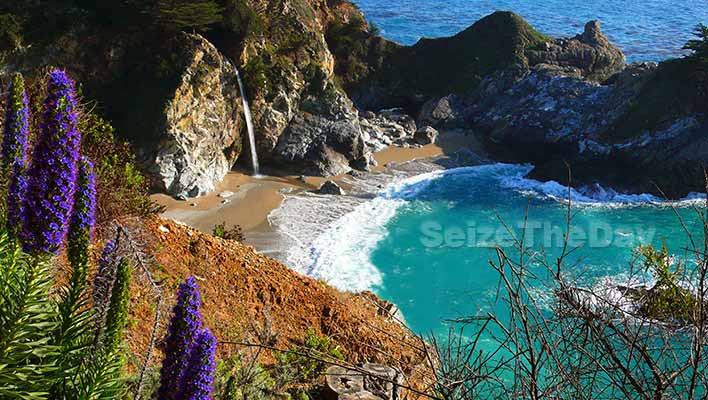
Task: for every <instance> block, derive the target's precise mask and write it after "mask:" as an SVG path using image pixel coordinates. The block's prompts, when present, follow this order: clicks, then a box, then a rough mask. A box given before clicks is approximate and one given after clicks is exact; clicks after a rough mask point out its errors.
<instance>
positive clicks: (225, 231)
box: [212, 222, 246, 242]
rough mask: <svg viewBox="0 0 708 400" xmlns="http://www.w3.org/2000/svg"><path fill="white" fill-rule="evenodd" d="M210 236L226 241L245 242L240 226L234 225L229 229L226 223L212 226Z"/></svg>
mask: <svg viewBox="0 0 708 400" xmlns="http://www.w3.org/2000/svg"><path fill="white" fill-rule="evenodd" d="M212 235H213V236H215V237H218V238H222V239H226V240H235V241H237V242H243V241H245V240H246V237H245V236H244V235H243V229H241V226H240V225H234V226H232V227H231V228H229V227H228V226H227V225H226V222H222V223H220V224H217V225H216V226H214V230H213V231H212Z"/></svg>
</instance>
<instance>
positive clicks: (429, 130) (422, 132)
mask: <svg viewBox="0 0 708 400" xmlns="http://www.w3.org/2000/svg"><path fill="white" fill-rule="evenodd" d="M437 139H438V131H437V130H436V129H435V128H433V127H432V126H423V127H421V128H419V129H418V130H417V131H415V135H413V140H414V141H415V142H416V143H418V144H421V145H426V144H433V143H435V141H436V140H437Z"/></svg>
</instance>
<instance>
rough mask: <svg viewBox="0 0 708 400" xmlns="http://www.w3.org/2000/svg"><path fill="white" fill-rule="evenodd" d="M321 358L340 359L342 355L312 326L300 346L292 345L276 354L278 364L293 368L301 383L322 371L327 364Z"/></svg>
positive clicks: (308, 380) (320, 373)
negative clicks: (288, 349) (287, 349)
mask: <svg viewBox="0 0 708 400" xmlns="http://www.w3.org/2000/svg"><path fill="white" fill-rule="evenodd" d="M308 356H309V357H308ZM315 358H319V359H315ZM321 359H325V360H326V359H331V360H342V359H344V357H343V356H342V352H341V351H340V350H339V348H338V347H336V346H334V345H333V344H332V342H331V341H330V339H329V338H328V337H325V336H319V335H317V334H316V333H315V330H314V329H312V328H310V329H308V330H307V332H306V333H305V338H304V340H303V343H302V345H301V346H293V347H292V348H291V349H290V351H288V352H283V353H281V354H280V355H279V356H278V362H279V363H280V364H282V365H288V366H290V367H291V368H294V369H295V371H296V375H295V377H296V380H297V381H299V382H301V383H307V382H310V381H311V380H312V379H314V378H316V377H318V376H320V375H322V374H323V373H324V371H325V370H326V369H327V364H325V363H324V362H323V361H321Z"/></svg>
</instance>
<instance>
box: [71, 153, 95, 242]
mask: <svg viewBox="0 0 708 400" xmlns="http://www.w3.org/2000/svg"><path fill="white" fill-rule="evenodd" d="M95 214H96V173H95V172H94V168H93V163H92V162H91V160H89V159H88V158H86V157H81V161H80V162H79V174H78V178H77V181H76V191H75V193H74V213H73V215H72V217H71V224H70V225H69V241H70V242H71V241H72V240H78V239H79V238H80V237H83V236H84V235H86V236H87V238H88V239H91V237H92V235H93V225H94V222H95V218H94V216H95Z"/></svg>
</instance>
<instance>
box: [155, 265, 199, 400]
mask: <svg viewBox="0 0 708 400" xmlns="http://www.w3.org/2000/svg"><path fill="white" fill-rule="evenodd" d="M200 305H201V299H200V297H199V288H198V287H197V283H196V280H195V279H194V278H193V277H190V278H187V280H186V281H185V282H184V283H182V284H180V286H179V292H178V293H177V304H175V307H174V309H173V310H172V312H173V315H172V319H171V320H170V326H169V328H168V331H167V338H165V358H164V359H163V360H162V369H161V370H160V388H159V389H158V392H157V398H158V400H175V399H181V398H182V395H183V393H184V391H183V390H184V388H183V387H182V386H183V385H182V384H181V383H182V382H183V379H182V378H183V376H184V374H185V371H186V369H187V365H188V362H189V352H190V349H191V348H192V345H193V343H194V341H195V339H196V338H197V335H198V333H199V330H200V329H201V327H202V317H201V315H200V314H199V307H200Z"/></svg>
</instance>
